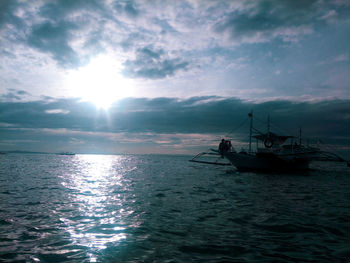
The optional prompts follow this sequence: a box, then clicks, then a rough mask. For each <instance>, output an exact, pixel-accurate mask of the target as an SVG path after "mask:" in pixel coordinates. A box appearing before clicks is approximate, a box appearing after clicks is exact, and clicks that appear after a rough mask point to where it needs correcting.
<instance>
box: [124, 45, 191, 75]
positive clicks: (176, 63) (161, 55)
mask: <svg viewBox="0 0 350 263" xmlns="http://www.w3.org/2000/svg"><path fill="white" fill-rule="evenodd" d="M188 65H189V63H188V62H187V61H183V60H181V59H179V58H169V57H168V56H167V55H166V54H165V52H164V50H162V49H159V50H154V49H152V48H148V47H147V48H142V49H139V50H138V51H137V53H136V59H135V60H127V61H126V62H125V63H124V67H125V68H124V71H123V74H124V75H126V76H128V77H131V78H149V79H161V78H165V77H168V76H173V75H174V74H175V73H176V72H177V71H179V70H183V69H186V68H187V67H188Z"/></svg>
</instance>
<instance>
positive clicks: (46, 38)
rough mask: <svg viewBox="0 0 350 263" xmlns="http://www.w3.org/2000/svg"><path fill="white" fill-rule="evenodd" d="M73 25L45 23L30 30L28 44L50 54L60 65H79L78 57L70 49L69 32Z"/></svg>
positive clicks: (67, 23)
mask: <svg viewBox="0 0 350 263" xmlns="http://www.w3.org/2000/svg"><path fill="white" fill-rule="evenodd" d="M74 29H76V26H75V24H72V23H69V22H59V23H57V24H56V23H52V22H46V23H44V24H40V25H37V26H35V27H34V28H32V31H31V34H30V36H29V38H28V44H29V45H30V46H32V47H35V48H37V49H39V50H40V51H42V52H48V53H50V54H51V55H52V56H53V58H54V59H55V60H56V61H58V63H59V64H61V65H63V66H64V65H69V66H74V65H78V64H79V57H78V55H77V54H76V52H75V51H74V50H73V49H72V48H71V47H70V45H69V41H70V40H71V38H72V33H71V31H72V30H74Z"/></svg>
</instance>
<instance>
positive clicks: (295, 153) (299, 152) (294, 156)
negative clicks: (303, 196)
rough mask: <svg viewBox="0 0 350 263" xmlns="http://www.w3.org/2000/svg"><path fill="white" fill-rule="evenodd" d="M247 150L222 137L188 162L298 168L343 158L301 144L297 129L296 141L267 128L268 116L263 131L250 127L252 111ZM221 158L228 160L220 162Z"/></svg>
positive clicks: (243, 167) (247, 167) (259, 168)
mask: <svg viewBox="0 0 350 263" xmlns="http://www.w3.org/2000/svg"><path fill="white" fill-rule="evenodd" d="M248 117H249V119H250V129H249V150H248V152H247V151H244V150H242V151H240V152H237V151H235V150H234V148H233V147H231V146H230V145H231V142H230V141H229V140H225V139H222V141H221V143H220V146H219V149H218V150H216V149H211V152H209V153H208V152H203V153H200V154H198V155H196V156H195V157H193V158H192V159H191V160H190V161H191V162H198V163H205V164H215V165H233V166H235V167H236V168H237V170H239V171H249V170H255V171H284V172H292V171H300V170H307V169H309V164H310V162H312V161H335V162H346V163H347V166H349V167H350V163H349V162H347V161H345V160H344V159H343V158H342V157H340V156H339V155H337V154H335V153H332V152H328V151H322V150H321V149H320V148H318V147H314V146H309V145H303V144H302V139H301V130H300V135H299V143H298V142H297V141H296V140H295V139H296V137H294V136H281V135H278V134H276V133H273V132H271V131H270V120H269V119H270V118H268V124H267V126H268V127H267V132H265V133H263V132H261V131H259V130H258V129H256V128H254V127H253V113H252V112H251V113H249V114H248ZM252 138H254V139H256V140H257V147H256V151H253V150H252ZM288 140H289V141H290V143H289V144H287V143H286V142H287V141H288ZM259 141H260V142H263V147H258V142H259ZM205 155H214V156H216V160H215V161H203V160H200V158H201V157H203V156H205ZM223 159H225V160H227V161H228V162H223V161H222V160H223Z"/></svg>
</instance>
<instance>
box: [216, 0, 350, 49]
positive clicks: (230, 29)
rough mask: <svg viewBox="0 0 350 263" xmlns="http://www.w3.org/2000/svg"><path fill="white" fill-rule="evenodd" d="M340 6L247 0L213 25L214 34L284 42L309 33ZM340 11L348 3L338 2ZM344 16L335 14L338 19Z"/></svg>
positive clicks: (312, 1)
mask: <svg viewBox="0 0 350 263" xmlns="http://www.w3.org/2000/svg"><path fill="white" fill-rule="evenodd" d="M336 7H337V8H340V7H339V6H336V4H332V3H328V2H322V1H317V0H310V1H303V0H286V1H276V0H261V1H247V2H246V5H245V7H244V8H240V9H234V10H233V11H231V12H228V13H226V14H225V15H224V16H223V17H222V18H220V19H219V20H218V21H217V23H216V24H215V25H214V26H213V29H214V31H215V32H217V33H227V34H228V35H229V36H230V38H231V40H233V41H235V42H240V43H262V42H268V41H271V40H273V39H275V38H279V39H282V40H283V41H286V42H291V41H297V40H298V39H299V38H300V37H301V36H302V35H306V34H310V33H312V32H313V29H314V28H315V27H320V26H322V25H325V24H324V21H323V20H327V19H328V18H330V17H334V16H335V14H337V13H336V11H335V10H334V9H333V8H336ZM342 7H343V9H345V10H347V11H343V12H342V13H344V12H345V13H348V12H349V6H347V5H345V4H344V5H342ZM340 18H344V16H339V17H338V19H340Z"/></svg>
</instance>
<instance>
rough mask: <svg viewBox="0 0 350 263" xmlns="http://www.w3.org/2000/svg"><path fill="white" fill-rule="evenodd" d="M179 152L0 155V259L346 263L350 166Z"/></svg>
mask: <svg viewBox="0 0 350 263" xmlns="http://www.w3.org/2000/svg"><path fill="white" fill-rule="evenodd" d="M188 159H189V157H186V156H166V155H120V156H108V155H75V156H62V155H44V154H6V155H2V156H0V261H2V262H14V261H16V262H18V261H23V262H137V261H139V262H220V261H221V262H346V261H347V260H348V259H349V258H350V172H349V171H350V170H349V169H348V168H347V167H345V166H344V165H334V164H332V165H329V164H316V165H315V166H314V167H313V168H314V170H312V171H310V172H307V173H301V174H284V175H282V174H257V173H238V172H235V171H234V170H233V169H232V168H230V167H229V168H227V167H216V166H208V165H200V164H195V163H189V162H187V160H188Z"/></svg>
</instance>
